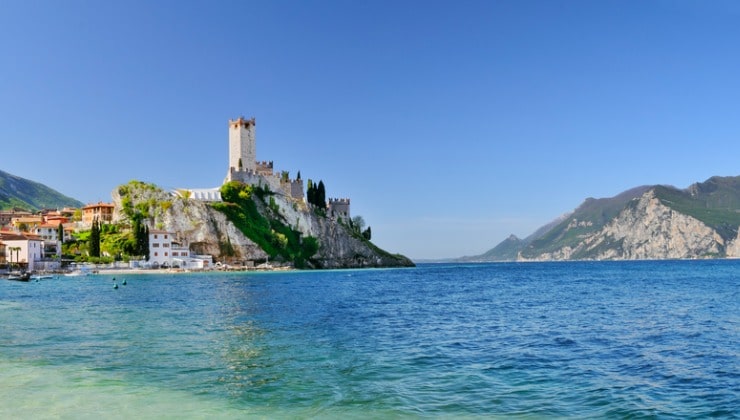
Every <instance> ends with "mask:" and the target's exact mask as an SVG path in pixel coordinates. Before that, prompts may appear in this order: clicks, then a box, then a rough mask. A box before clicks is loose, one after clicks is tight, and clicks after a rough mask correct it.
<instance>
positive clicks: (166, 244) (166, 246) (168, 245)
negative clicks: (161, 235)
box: [162, 242, 170, 248]
mask: <svg viewBox="0 0 740 420" xmlns="http://www.w3.org/2000/svg"><path fill="white" fill-rule="evenodd" d="M162 246H163V247H165V248H169V247H170V244H168V243H166V242H165V243H163V244H162Z"/></svg>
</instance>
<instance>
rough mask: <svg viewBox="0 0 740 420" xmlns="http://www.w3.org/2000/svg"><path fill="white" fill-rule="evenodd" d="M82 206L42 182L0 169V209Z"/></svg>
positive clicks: (32, 209) (31, 209)
mask: <svg viewBox="0 0 740 420" xmlns="http://www.w3.org/2000/svg"><path fill="white" fill-rule="evenodd" d="M82 206H83V203H82V202H80V201H78V200H75V199H73V198H70V197H67V196H66V195H64V194H62V193H60V192H58V191H55V190H53V189H51V188H49V187H47V186H45V185H43V184H39V183H38V182H34V181H30V180H28V179H25V178H21V177H19V176H15V175H11V174H9V173H7V172H3V171H0V210H7V209H12V208H14V207H18V208H22V209H26V210H29V211H36V210H41V209H56V208H63V207H74V208H79V207H82Z"/></svg>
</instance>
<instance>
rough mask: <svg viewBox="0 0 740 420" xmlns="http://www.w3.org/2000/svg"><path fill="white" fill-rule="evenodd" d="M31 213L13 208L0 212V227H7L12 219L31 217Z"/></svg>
mask: <svg viewBox="0 0 740 420" xmlns="http://www.w3.org/2000/svg"><path fill="white" fill-rule="evenodd" d="M31 216H33V213H31V212H30V211H28V210H23V209H18V208H14V209H11V210H2V211H0V226H8V225H10V222H11V221H12V220H13V218H18V217H31Z"/></svg>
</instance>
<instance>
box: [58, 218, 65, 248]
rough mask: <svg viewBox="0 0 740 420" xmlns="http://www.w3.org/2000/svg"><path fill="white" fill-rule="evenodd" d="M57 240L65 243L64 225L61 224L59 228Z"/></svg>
mask: <svg viewBox="0 0 740 420" xmlns="http://www.w3.org/2000/svg"><path fill="white" fill-rule="evenodd" d="M57 238H58V239H59V243H60V244H62V243H64V224H63V223H60V224H59V226H57Z"/></svg>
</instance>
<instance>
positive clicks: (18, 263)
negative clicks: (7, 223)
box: [0, 231, 43, 271]
mask: <svg viewBox="0 0 740 420" xmlns="http://www.w3.org/2000/svg"><path fill="white" fill-rule="evenodd" d="M0 241H2V243H3V244H5V254H4V255H5V258H6V260H7V262H8V264H10V265H12V266H13V267H16V268H20V269H22V270H26V271H33V270H34V269H35V263H36V262H37V261H40V260H41V259H42V257H43V240H42V239H41V237H40V236H38V235H34V234H31V233H15V232H7V231H1V232H0Z"/></svg>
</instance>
